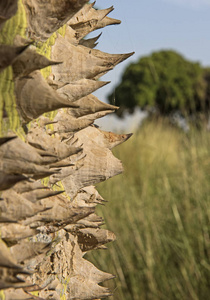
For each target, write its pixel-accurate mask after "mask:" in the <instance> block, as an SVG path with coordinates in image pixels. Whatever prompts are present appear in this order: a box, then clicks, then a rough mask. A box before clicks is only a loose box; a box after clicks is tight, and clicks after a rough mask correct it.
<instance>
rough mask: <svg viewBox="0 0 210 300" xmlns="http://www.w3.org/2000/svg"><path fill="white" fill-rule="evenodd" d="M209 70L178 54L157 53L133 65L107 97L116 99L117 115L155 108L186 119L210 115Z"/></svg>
mask: <svg viewBox="0 0 210 300" xmlns="http://www.w3.org/2000/svg"><path fill="white" fill-rule="evenodd" d="M209 78H210V70H209V69H204V68H202V67H201V65H200V64H199V63H197V62H190V61H188V60H186V59H185V58H184V57H183V56H182V55H180V54H178V53H176V52H175V51H159V52H154V53H152V54H151V55H150V56H146V57H142V58H140V59H139V61H137V63H132V64H130V65H129V66H128V67H127V69H126V70H125V72H124V74H123V76H122V80H121V83H120V84H119V85H118V86H117V87H116V88H115V90H114V91H113V92H112V93H111V94H110V95H109V96H108V100H109V102H110V103H112V102H113V98H114V97H115V101H116V102H115V103H116V105H118V106H120V107H121V109H120V110H119V111H117V114H118V116H120V117H122V116H123V114H124V111H128V112H129V113H132V112H133V111H134V108H135V107H137V106H139V107H140V108H141V109H143V110H146V109H148V108H155V110H156V112H158V113H160V114H161V115H169V114H170V113H173V112H175V111H180V112H181V113H182V114H183V115H184V116H187V115H194V114H196V113H199V112H201V113H206V112H208V111H209V96H208V95H209V93H210V92H209V91H210V88H209V85H208V82H209Z"/></svg>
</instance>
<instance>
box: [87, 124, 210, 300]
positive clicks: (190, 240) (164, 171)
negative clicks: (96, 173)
mask: <svg viewBox="0 0 210 300" xmlns="http://www.w3.org/2000/svg"><path fill="white" fill-rule="evenodd" d="M114 154H115V156H116V157H118V158H119V159H121V160H122V161H123V164H124V169H125V171H124V174H122V175H119V176H116V177H114V178H112V179H109V180H108V181H107V182H105V183H102V184H100V185H98V189H99V192H100V194H101V195H102V196H103V197H104V199H108V200H110V201H109V202H108V203H107V204H106V206H105V207H99V208H98V212H99V214H100V215H101V216H103V218H104V219H105V222H106V228H108V229H110V230H111V231H113V232H114V233H115V234H116V236H117V240H116V241H115V242H114V243H111V244H109V245H108V248H109V250H108V251H106V250H100V251H98V250H97V251H92V253H90V254H87V255H88V259H90V260H91V261H92V262H94V264H96V265H97V266H98V267H100V269H102V270H104V271H108V272H111V273H112V274H115V275H116V279H115V280H112V281H109V282H107V283H106V284H107V286H108V287H110V288H111V289H112V290H113V291H114V296H113V297H112V298H111V299H112V300H147V299H148V300H156V299H158V300H159V299H160V300H173V299H177V300H191V299H192V300H207V299H209V295H210V132H207V131H198V130H195V129H194V130H193V129H192V130H191V131H190V133H187V134H186V133H184V132H182V131H181V130H179V129H177V128H175V127H173V126H171V125H169V124H168V123H167V121H164V120H162V121H158V122H145V123H144V124H143V126H141V127H140V129H139V130H138V132H136V133H135V135H134V136H133V137H132V138H131V139H130V140H129V141H127V142H126V143H125V144H123V145H120V146H119V147H117V148H116V149H115V150H114Z"/></svg>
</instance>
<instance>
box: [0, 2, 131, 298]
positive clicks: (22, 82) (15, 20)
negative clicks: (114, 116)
mask: <svg viewBox="0 0 210 300" xmlns="http://www.w3.org/2000/svg"><path fill="white" fill-rule="evenodd" d="M93 6H94V4H93V3H92V4H91V3H88V1H87V0H63V1H59V0H48V1H47V0H45V1H41V0H19V1H17V0H16V1H14V0H8V1H3V0H1V1H0V31H1V33H0V82H1V84H0V97H1V98H0V133H1V138H0V191H1V192H0V193H1V194H0V197H1V201H0V211H1V214H0V232H1V238H0V274H1V276H0V289H1V291H0V298H1V299H6V300H8V299H100V298H104V297H107V296H110V295H111V294H112V292H111V291H110V290H108V289H107V288H105V287H102V286H101V285H99V284H100V283H102V282H104V281H105V280H108V279H111V278H113V275H111V274H108V273H104V272H102V271H100V270H98V269H97V268H96V267H95V266H94V265H93V264H91V263H90V262H88V261H87V260H85V259H84V258H83V256H84V254H85V252H86V251H90V250H92V249H103V248H106V247H105V244H106V243H108V242H111V241H113V240H114V239H115V235H114V234H113V233H112V232H110V231H108V230H105V229H101V228H100V226H101V225H102V224H103V219H102V218H101V217H99V216H97V215H96V213H95V207H96V206H97V205H98V204H103V203H104V199H103V198H102V197H101V196H100V195H99V194H98V192H97V190H96V189H95V185H96V184H97V183H99V182H101V181H104V180H106V179H108V178H110V177H112V176H115V175H118V174H120V173H121V172H122V171H123V168H122V164H121V162H120V161H119V160H118V159H117V158H115V157H114V156H113V154H112V152H111V149H112V148H113V147H114V146H116V145H118V144H120V143H122V142H124V141H125V140H127V139H128V138H129V137H130V136H131V135H130V134H127V135H117V134H114V133H111V132H104V131H102V130H100V129H99V128H97V127H96V126H94V124H93V123H94V121H95V120H96V119H97V118H100V117H103V116H105V115H107V114H109V113H112V112H113V111H115V110H116V109H117V107H116V106H113V105H109V104H106V103H103V102H101V101H100V100H98V99H97V98H96V97H95V96H94V95H92V94H91V93H92V92H94V91H95V90H96V89H98V88H100V87H102V86H103V85H105V84H106V82H102V81H98V78H99V77H100V76H101V75H103V74H105V73H106V72H108V71H109V70H111V69H112V68H113V67H114V66H115V65H117V64H118V63H120V62H121V61H123V60H124V59H126V58H128V57H129V56H130V55H132V53H129V54H119V55H118V54H113V55H112V54H108V53H104V52H101V51H99V50H95V49H93V48H94V47H95V46H96V41H97V39H98V38H99V36H98V37H96V38H92V39H84V37H85V36H86V35H87V34H88V33H90V32H91V31H93V30H95V29H98V28H102V27H105V26H107V25H111V24H118V23H120V21H119V20H115V19H111V18H109V17H107V14H108V13H109V12H111V11H112V9H113V8H112V7H111V8H109V9H104V10H96V9H94V7H93Z"/></svg>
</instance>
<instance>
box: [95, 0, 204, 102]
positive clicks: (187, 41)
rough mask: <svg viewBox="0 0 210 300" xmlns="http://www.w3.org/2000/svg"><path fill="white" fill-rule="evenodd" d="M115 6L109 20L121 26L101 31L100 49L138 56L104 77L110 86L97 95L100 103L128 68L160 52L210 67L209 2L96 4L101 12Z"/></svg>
mask: <svg viewBox="0 0 210 300" xmlns="http://www.w3.org/2000/svg"><path fill="white" fill-rule="evenodd" d="M112 5H113V6H114V8H115V10H114V11H113V12H111V13H110V15H109V16H110V17H112V18H116V19H120V20H121V21H122V23H121V24H120V25H115V26H108V27H106V28H104V29H102V30H99V32H102V36H101V38H100V40H99V45H98V46H97V48H98V49H100V50H102V51H104V52H109V53H126V52H133V51H135V55H134V56H133V57H131V58H129V59H128V60H127V61H125V62H123V63H121V64H120V65H119V66H117V67H116V68H115V69H114V70H113V71H111V72H109V73H107V74H106V75H105V76H103V77H102V80H107V81H110V80H111V84H109V85H107V86H106V87H104V88H102V89H100V90H99V91H97V92H96V93H95V95H96V96H97V97H98V98H99V99H100V100H102V101H106V96H107V94H108V93H110V92H111V91H112V90H113V88H114V86H115V85H116V84H117V83H118V82H119V81H120V78H121V75H122V73H123V70H124V69H125V67H126V66H127V65H128V64H130V63H131V62H133V61H137V60H138V59H139V58H140V57H142V56H145V55H149V54H150V53H151V52H154V51H158V50H160V49H173V50H176V51H178V52H179V53H181V54H183V55H184V56H185V57H186V58H188V59H190V60H193V61H199V62H200V63H201V64H202V65H204V66H210V0H130V1H126V0H118V1H117V0H106V1H104V0H97V1H96V4H95V6H96V7H97V8H99V9H103V8H107V7H109V6H112ZM97 34H98V33H97V32H94V33H93V34H92V36H95V35H97Z"/></svg>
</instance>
